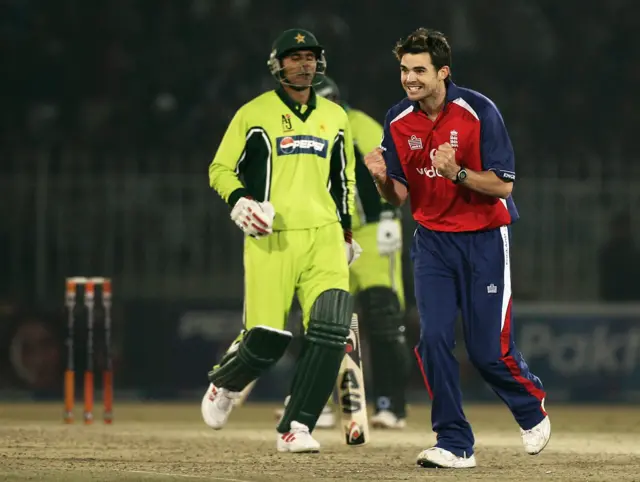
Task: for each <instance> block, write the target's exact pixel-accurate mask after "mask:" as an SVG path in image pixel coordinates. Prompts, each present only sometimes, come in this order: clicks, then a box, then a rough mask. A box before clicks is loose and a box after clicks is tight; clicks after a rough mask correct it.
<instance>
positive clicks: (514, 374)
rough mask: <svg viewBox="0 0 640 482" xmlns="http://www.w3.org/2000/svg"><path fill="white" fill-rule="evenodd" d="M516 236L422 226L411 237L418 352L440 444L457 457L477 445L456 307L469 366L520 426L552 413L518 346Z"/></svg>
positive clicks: (507, 230) (502, 230)
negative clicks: (465, 405) (458, 352)
mask: <svg viewBox="0 0 640 482" xmlns="http://www.w3.org/2000/svg"><path fill="white" fill-rule="evenodd" d="M510 237H511V231H510V228H509V227H507V226H503V227H500V228H497V229H491V230H487V231H478V232H462V233H448V232H437V231H431V230H429V229H426V228H424V227H422V226H419V227H418V228H417V230H416V232H415V235H414V237H413V245H412V247H411V259H412V261H413V267H414V279H415V294H416V302H417V305H418V311H419V313H420V342H419V344H418V346H417V347H416V349H415V352H416V356H417V358H418V362H419V364H420V368H421V370H422V373H423V375H424V378H425V383H426V385H427V389H428V391H429V395H430V396H431V399H432V406H431V422H432V426H433V431H434V432H435V433H436V434H437V440H438V442H437V444H436V445H437V446H438V447H442V448H444V449H446V450H449V451H451V452H453V453H454V454H456V455H458V456H464V455H466V456H470V455H471V454H472V453H473V445H474V437H473V433H472V431H471V426H470V425H469V422H468V421H467V419H466V417H465V415H464V412H463V410H462V400H461V392H460V375H459V366H458V362H457V360H456V359H455V357H454V355H453V348H454V345H455V334H454V331H455V322H456V319H457V315H458V310H460V311H461V313H462V319H463V327H464V336H465V343H466V346H467V353H468V355H469V359H470V361H471V363H473V365H474V366H475V367H476V368H477V369H478V371H479V372H480V374H481V375H482V377H483V378H484V380H485V381H486V382H487V383H488V384H489V385H490V386H491V388H493V390H494V391H495V393H496V394H497V395H498V396H499V397H500V398H501V399H502V400H503V401H504V402H505V403H506V404H507V406H508V407H509V409H510V410H511V412H512V413H513V416H514V417H515V419H516V421H517V422H518V424H519V425H520V427H521V428H523V429H525V430H528V429H530V428H533V427H534V426H535V425H537V424H538V423H540V422H541V421H542V419H543V418H544V417H545V415H546V413H545V411H544V406H543V402H544V397H545V392H544V390H543V388H542V383H541V382H540V379H539V378H538V377H536V376H535V375H534V374H533V373H531V372H530V371H529V367H528V366H527V364H526V363H525V361H524V359H523V358H522V355H521V354H520V352H519V351H518V350H517V348H516V346H515V343H514V336H513V321H512V315H511V270H510V259H509V245H510Z"/></svg>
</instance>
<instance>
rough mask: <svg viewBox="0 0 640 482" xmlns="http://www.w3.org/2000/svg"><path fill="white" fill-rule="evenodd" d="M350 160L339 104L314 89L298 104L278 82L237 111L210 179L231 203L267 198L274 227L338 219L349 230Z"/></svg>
mask: <svg viewBox="0 0 640 482" xmlns="http://www.w3.org/2000/svg"><path fill="white" fill-rule="evenodd" d="M355 165H356V161H355V155H354V150H353V138H352V135H351V127H350V125H349V120H348V118H347V114H346V112H345V111H344V109H342V108H341V107H340V106H339V105H337V104H335V103H333V102H331V101H329V100H327V99H324V98H322V97H317V96H316V95H315V92H314V91H313V89H312V90H311V96H310V98H309V102H308V103H307V104H306V105H300V104H297V103H296V102H294V101H293V100H292V99H291V98H290V97H289V96H288V95H287V94H286V92H284V90H283V89H282V88H279V89H277V90H275V91H269V92H266V93H264V94H262V95H260V96H258V97H256V98H255V99H253V100H251V101H250V102H248V103H247V104H245V105H244V106H242V107H241V108H240V110H238V112H237V113H236V115H235V116H234V118H233V120H232V121H231V123H230V125H229V127H228V128H227V131H226V133H225V135H224V137H223V139H222V142H221V144H220V146H219V147H218V150H217V152H216V154H215V157H214V159H213V162H212V163H211V165H210V166H209V183H210V185H211V187H212V188H214V189H215V190H216V191H217V192H218V194H220V196H221V197H222V198H223V199H224V200H225V201H226V202H227V203H229V205H231V206H233V205H234V204H235V203H236V202H237V201H238V199H240V198H241V197H243V196H251V197H253V199H255V200H256V201H259V202H262V201H270V202H271V203H272V204H273V207H274V208H275V211H276V217H275V219H274V224H273V229H274V230H275V231H282V230H292V229H309V228H314V227H320V226H324V225H327V224H330V223H334V222H336V221H338V220H339V221H340V223H341V224H342V227H343V228H344V229H351V217H352V215H353V213H354V211H355ZM374 189H375V187H374Z"/></svg>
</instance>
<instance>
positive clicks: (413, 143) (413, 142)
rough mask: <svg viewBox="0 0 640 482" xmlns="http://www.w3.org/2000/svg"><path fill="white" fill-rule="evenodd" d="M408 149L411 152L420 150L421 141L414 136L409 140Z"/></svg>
mask: <svg viewBox="0 0 640 482" xmlns="http://www.w3.org/2000/svg"><path fill="white" fill-rule="evenodd" d="M409 149H411V150H412V151H418V150H420V149H422V139H420V138H419V137H417V136H416V135H415V134H414V135H412V136H411V137H410V138H409Z"/></svg>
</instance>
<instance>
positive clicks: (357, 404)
mask: <svg viewBox="0 0 640 482" xmlns="http://www.w3.org/2000/svg"><path fill="white" fill-rule="evenodd" d="M337 385H338V386H337V389H338V399H339V401H340V406H341V409H342V413H341V418H342V423H343V428H344V432H345V442H346V444H347V445H353V446H357V445H364V444H366V443H367V442H368V441H369V421H368V418H367V402H366V398H365V389H364V374H363V371H362V357H361V351H360V334H359V331H358V317H357V315H355V314H354V315H353V318H352V320H351V329H350V330H349V336H348V338H347V346H346V350H345V355H344V358H343V359H342V363H341V365H340V372H339V374H338V383H337Z"/></svg>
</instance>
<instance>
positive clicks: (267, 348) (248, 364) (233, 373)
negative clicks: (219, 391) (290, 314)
mask: <svg viewBox="0 0 640 482" xmlns="http://www.w3.org/2000/svg"><path fill="white" fill-rule="evenodd" d="M291 338H292V335H291V333H290V332H288V331H284V330H276V329H275V328H270V327H267V326H256V327H255V328H252V329H251V330H249V331H247V332H246V333H244V335H243V336H242V339H241V340H240V342H239V343H234V344H233V345H231V348H230V349H229V351H228V352H227V353H226V354H225V355H224V356H223V357H222V360H221V361H220V364H219V365H217V366H216V367H214V368H213V370H212V371H210V372H209V381H210V382H211V383H213V384H214V385H215V386H216V387H220V388H226V389H228V390H231V391H232V392H239V391H242V390H243V389H244V387H246V386H247V385H248V384H249V383H251V382H252V381H254V380H255V379H256V378H258V377H259V376H260V375H261V374H262V373H263V372H264V371H265V370H267V369H269V368H270V367H271V366H273V365H274V364H275V363H277V361H278V360H279V359H280V358H281V357H282V355H284V353H285V351H286V350H287V347H288V346H289V343H290V342H291Z"/></svg>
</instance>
